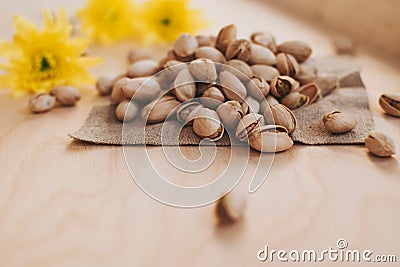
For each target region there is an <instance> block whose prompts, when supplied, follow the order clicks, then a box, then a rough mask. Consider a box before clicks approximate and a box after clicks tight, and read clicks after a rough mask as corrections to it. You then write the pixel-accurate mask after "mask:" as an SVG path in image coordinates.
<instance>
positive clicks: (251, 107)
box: [242, 96, 260, 114]
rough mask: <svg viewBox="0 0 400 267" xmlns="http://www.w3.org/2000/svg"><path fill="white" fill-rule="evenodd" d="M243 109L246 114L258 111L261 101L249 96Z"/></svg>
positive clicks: (243, 104)
mask: <svg viewBox="0 0 400 267" xmlns="http://www.w3.org/2000/svg"><path fill="white" fill-rule="evenodd" d="M242 111H243V113H244V114H248V113H258V112H259V111H260V103H258V101H257V100H256V99H254V98H252V97H250V96H248V97H246V99H245V101H244V102H243V103H242Z"/></svg>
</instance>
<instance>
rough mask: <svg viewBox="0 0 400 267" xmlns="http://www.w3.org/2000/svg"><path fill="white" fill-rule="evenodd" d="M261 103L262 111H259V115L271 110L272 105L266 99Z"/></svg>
mask: <svg viewBox="0 0 400 267" xmlns="http://www.w3.org/2000/svg"><path fill="white" fill-rule="evenodd" d="M268 96H269V95H268ZM259 103H260V110H259V111H258V113H260V114H263V113H264V112H265V110H266V109H267V108H269V106H270V104H269V103H268V101H267V100H266V99H263V100H261V101H260V102H259ZM276 104H279V102H277V103H276Z"/></svg>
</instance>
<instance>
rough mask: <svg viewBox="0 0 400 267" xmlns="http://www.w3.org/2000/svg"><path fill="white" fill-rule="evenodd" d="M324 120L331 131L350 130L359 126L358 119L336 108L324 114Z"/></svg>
mask: <svg viewBox="0 0 400 267" xmlns="http://www.w3.org/2000/svg"><path fill="white" fill-rule="evenodd" d="M322 121H323V123H324V125H325V128H326V129H327V130H328V131H329V132H331V133H346V132H350V131H351V130H353V129H354V128H355V127H356V126H357V120H356V119H355V118H354V117H353V116H352V115H351V114H349V113H343V112H341V111H340V110H335V111H332V112H329V113H327V114H325V115H324V117H323V118H322Z"/></svg>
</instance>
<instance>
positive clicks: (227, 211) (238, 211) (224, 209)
mask: <svg viewBox="0 0 400 267" xmlns="http://www.w3.org/2000/svg"><path fill="white" fill-rule="evenodd" d="M246 205H247V194H246V192H243V191H240V190H237V189H236V190H234V191H231V192H230V193H228V194H227V195H225V196H223V197H222V198H220V199H219V200H218V201H217V204H216V207H215V215H216V216H217V219H218V222H219V223H220V224H221V225H226V224H231V223H234V222H236V221H238V220H239V219H240V218H241V217H242V216H243V213H244V210H245V208H246Z"/></svg>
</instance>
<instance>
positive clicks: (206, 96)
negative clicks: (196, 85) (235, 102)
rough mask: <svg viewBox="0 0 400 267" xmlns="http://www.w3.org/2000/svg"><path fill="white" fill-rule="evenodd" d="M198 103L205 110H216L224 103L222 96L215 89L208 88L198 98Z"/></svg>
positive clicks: (219, 91) (213, 87)
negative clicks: (205, 108)
mask: <svg viewBox="0 0 400 267" xmlns="http://www.w3.org/2000/svg"><path fill="white" fill-rule="evenodd" d="M200 102H201V103H202V104H203V105H204V106H205V107H207V108H210V109H216V108H217V107H218V106H219V105H221V104H222V103H223V102H225V97H224V94H223V93H222V92H221V90H219V89H218V88H217V87H215V86H212V87H210V88H208V89H207V90H206V91H204V93H203V94H202V96H201V97H200Z"/></svg>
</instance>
